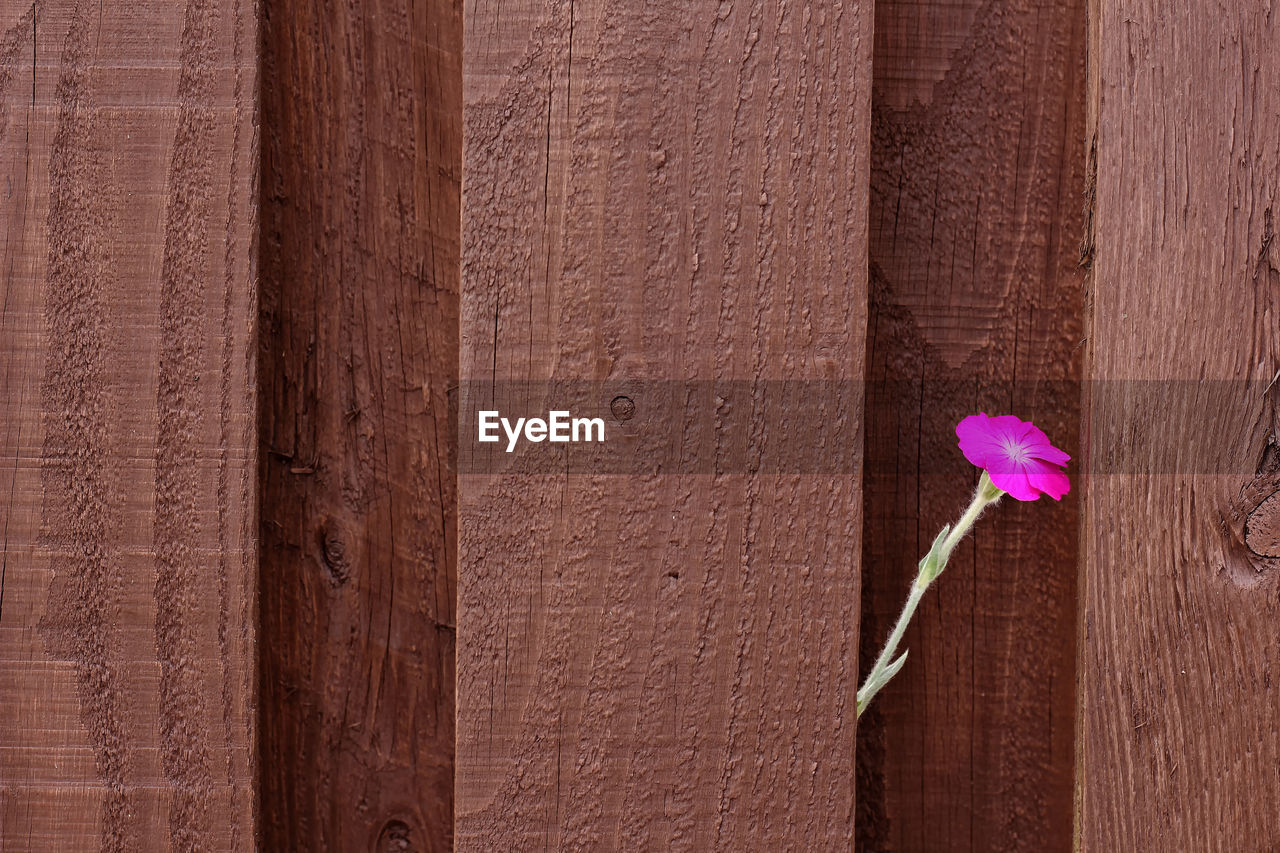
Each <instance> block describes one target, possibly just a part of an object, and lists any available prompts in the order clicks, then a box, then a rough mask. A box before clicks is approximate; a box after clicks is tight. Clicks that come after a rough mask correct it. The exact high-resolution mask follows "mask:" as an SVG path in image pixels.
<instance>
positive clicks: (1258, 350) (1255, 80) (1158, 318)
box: [1078, 0, 1280, 851]
mask: <svg viewBox="0 0 1280 853" xmlns="http://www.w3.org/2000/svg"><path fill="white" fill-rule="evenodd" d="M1098 5H1099V13H1100V14H1099V26H1098V30H1097V45H1096V49H1097V53H1098V55H1099V62H1098V87H1099V94H1100V106H1099V110H1100V113H1099V120H1098V180H1097V210H1096V214H1095V222H1096V225H1097V229H1096V247H1097V248H1096V252H1097V254H1096V261H1095V267H1094V279H1093V305H1092V310H1091V311H1090V314H1089V323H1090V349H1091V352H1090V360H1089V365H1090V368H1089V373H1090V376H1091V377H1092V382H1091V385H1090V404H1089V405H1090V411H1089V415H1088V425H1089V433H1088V435H1087V442H1088V450H1089V455H1090V458H1091V459H1092V467H1093V469H1094V470H1095V472H1096V475H1095V476H1094V477H1093V478H1092V479H1091V481H1090V482H1089V483H1088V486H1087V491H1086V496H1087V510H1086V511H1087V518H1088V523H1087V525H1086V527H1085V531H1086V534H1085V537H1084V556H1085V565H1084V571H1085V587H1086V588H1085V595H1084V608H1085V611H1084V630H1085V638H1084V640H1085V645H1084V649H1083V654H1082V666H1083V672H1082V673H1081V687H1082V696H1081V706H1080V727H1081V735H1080V739H1081V747H1082V750H1083V751H1082V755H1081V758H1080V771H1079V780H1078V784H1079V786H1080V793H1079V796H1080V800H1081V808H1082V813H1081V825H1080V833H1081V845H1080V846H1081V849H1083V850H1088V851H1110V850H1126V849H1127V850H1137V849H1144V850H1147V849H1169V850H1205V851H1237V850H1274V849H1277V847H1280V810H1277V809H1276V808H1275V804H1276V803H1277V802H1280V726H1277V719H1278V715H1277V708H1278V707H1280V706H1278V705H1277V700H1276V685H1275V679H1276V677H1277V675H1276V671H1277V666H1278V665H1280V634H1278V633H1277V631H1276V626H1277V624H1280V597H1278V595H1277V591H1278V588H1280V571H1278V567H1277V555H1280V549H1277V548H1276V547H1275V543H1276V541H1277V539H1276V530H1277V524H1276V521H1277V518H1276V513H1275V509H1274V508H1275V506H1276V504H1277V503H1280V501H1277V500H1275V499H1274V495H1275V494H1276V491H1277V489H1278V488H1280V436H1278V429H1280V419H1278V418H1277V404H1276V401H1277V396H1276V395H1277V393H1280V388H1278V387H1277V384H1276V383H1275V382H1274V378H1275V376H1276V375H1277V371H1280V246H1278V245H1277V244H1276V241H1275V218H1276V217H1275V210H1276V206H1277V205H1276V199H1277V193H1278V192H1280V54H1277V52H1276V50H1275V45H1276V43H1277V39H1278V38H1280V20H1277V18H1276V16H1275V15H1274V13H1273V12H1272V11H1271V10H1269V9H1268V8H1267V6H1266V4H1251V3H1229V4H1227V6H1226V7H1216V6H1207V5H1198V4H1193V5H1191V6H1187V7H1185V8H1182V9H1180V10H1179V11H1178V13H1177V14H1171V13H1170V10H1169V8H1168V7H1167V6H1165V5H1164V4H1159V3H1155V2H1138V1H1137V0H1124V2H1118V0H1104V2H1101V3H1100V4H1098Z"/></svg>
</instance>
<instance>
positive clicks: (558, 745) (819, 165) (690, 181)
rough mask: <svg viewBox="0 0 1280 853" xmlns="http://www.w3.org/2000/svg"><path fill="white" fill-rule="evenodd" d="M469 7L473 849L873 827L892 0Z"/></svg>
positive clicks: (466, 344)
mask: <svg viewBox="0 0 1280 853" xmlns="http://www.w3.org/2000/svg"><path fill="white" fill-rule="evenodd" d="M465 20H466V27H467V40H466V47H465V56H464V116H465V121H464V125H465V131H464V176H465V178H464V187H463V205H462V207H463V251H462V255H463V277H462V280H463V293H462V356H461V358H462V363H461V364H462V366H461V373H462V389H461V396H460V417H461V418H462V422H463V426H462V427H461V428H460V430H461V435H460V442H461V444H460V447H461V450H460V453H461V454H462V455H461V456H460V461H459V468H460V485H459V513H460V537H459V538H460V551H459V591H460V598H459V626H458V628H459V642H458V782H457V795H458V802H457V819H458V849H459V850H461V851H494V850H532V849H583V850H664V851H665V850H677V851H704V850H711V849H723V850H781V849H806V850H848V849H849V848H850V846H851V844H852V840H853V811H854V784H853V776H854V762H853V754H854V728H855V690H856V686H857V685H856V680H857V672H856V671H855V666H854V662H855V661H856V659H857V628H858V555H859V550H860V546H859V535H860V529H861V523H860V518H859V516H860V513H861V497H860V483H861V445H862V428H861V418H860V411H861V378H862V360H863V353H864V349H865V341H864V322H865V307H866V287H865V285H866V253H865V250H866V249H865V247H866V219H865V217H866V194H867V168H868V110H869V102H870V91H869V89H870V70H871V69H870V58H871V41H870V38H871V30H870V26H871V6H870V4H869V3H845V4H829V3H787V4H783V3H776V2H748V3H738V4H729V3H724V4H720V5H719V6H717V5H716V4H705V3H689V4H679V3H666V4H658V5H657V6H646V5H645V4H639V3H634V4H633V3H626V4H606V3H603V2H600V1H599V0H576V2H551V3H547V4H541V3H530V2H512V1H511V0H506V2H496V0H495V2H490V0H475V2H472V3H470V4H468V5H467V7H466V13H465ZM551 380H554V383H555V387H554V389H553V388H552V386H551V385H550V384H549V383H550V381H551ZM784 381H785V382H790V383H794V384H793V385H789V386H787V388H788V389H789V391H788V393H790V392H791V391H794V392H795V393H796V394H799V395H800V397H799V398H798V399H800V400H801V402H802V403H803V404H804V405H803V406H801V407H800V408H799V409H797V410H795V411H792V412H790V413H789V412H787V411H780V410H779V409H777V408H771V407H770V406H768V405H766V402H765V398H766V397H767V396H768V394H770V393H772V390H776V386H774V385H769V384H768V383H770V382H780V383H781V382H784ZM591 382H594V383H596V384H590V383H591ZM686 382H687V383H689V384H684V383H686ZM516 383H523V384H518V385H517V384H516ZM824 383H825V384H824ZM553 390H554V392H555V393H562V394H565V395H567V396H568V397H570V398H573V399H575V400H577V402H578V403H580V404H581V405H582V406H584V407H586V409H589V410H590V412H591V413H595V412H601V413H603V416H604V418H605V419H606V421H607V432H606V440H605V444H604V445H603V447H605V448H610V449H608V450H606V451H605V452H603V453H601V454H600V456H598V457H592V458H593V459H595V460H596V461H594V462H589V463H588V462H583V461H582V460H584V459H587V458H588V457H587V456H585V455H584V454H586V453H587V450H586V449H585V448H584V447H583V446H581V445H564V446H555V447H554V449H553V448H552V447H551V446H548V445H538V446H537V448H533V446H532V445H530V448H531V450H530V451H529V452H523V451H520V450H517V451H516V452H514V453H513V454H510V455H508V454H505V453H504V452H503V450H502V449H501V448H497V449H496V450H495V451H494V452H492V453H488V452H485V451H484V448H486V447H492V446H491V445H483V446H482V445H479V444H478V443H477V441H476V435H475V434H474V433H472V432H469V431H468V428H467V422H468V418H472V419H474V415H475V412H476V411H477V410H479V409H483V408H486V407H488V406H490V405H492V404H493V401H494V400H498V401H500V402H504V401H505V402H506V403H509V404H510V411H509V412H504V414H510V415H512V416H513V417H514V416H531V415H537V414H540V413H541V414H544V415H545V412H546V409H545V408H544V406H545V405H546V401H547V400H548V399H550V395H552V393H553ZM824 391H829V392H830V394H829V396H825V397H824V395H823V392H824ZM619 398H625V399H619ZM472 423H474V420H472ZM810 423H818V424H821V425H822V428H823V429H825V430H827V431H828V433H829V436H828V437H830V438H831V441H830V442H829V443H828V444H825V445H822V447H823V448H824V449H825V451H826V452H827V453H828V454H829V456H830V459H829V460H827V461H821V460H818V459H816V458H813V457H810V458H807V459H806V460H805V461H806V464H804V465H800V464H796V463H797V460H796V459H795V458H794V457H792V456H790V455H789V454H790V452H791V450H790V449H789V445H788V442H789V441H791V439H792V438H793V437H794V436H795V435H800V434H801V433H803V432H804V430H805V429H806V428H810V429H811V428H812V427H809V426H807V425H808V424H810ZM819 432H821V430H819ZM668 438H670V439H671V442H670V443H669V444H668V443H664V442H666V441H667V439H668ZM623 461H627V462H628V463H629V464H630V466H631V467H628V466H627V465H624V464H622V462H623ZM770 465H772V466H773V467H772V468H770V467H769V466H770Z"/></svg>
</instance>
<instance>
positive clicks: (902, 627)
mask: <svg viewBox="0 0 1280 853" xmlns="http://www.w3.org/2000/svg"><path fill="white" fill-rule="evenodd" d="M1003 495H1004V492H1002V491H1001V490H1000V489H997V488H996V487H995V484H994V483H992V482H991V478H990V477H989V476H987V472H986V471H983V472H982V477H981V478H980V479H979V480H978V489H977V491H975V492H974V494H973V500H972V501H970V502H969V506H968V508H966V509H965V511H964V514H963V515H961V516H960V520H959V521H957V522H956V524H955V527H946V526H944V527H943V528H942V532H941V533H939V534H938V537H937V538H936V539H934V540H933V546H932V547H931V548H930V549H929V553H927V554H925V555H924V558H923V559H921V560H920V565H919V570H918V572H917V574H916V579H915V582H914V583H913V584H911V592H910V594H908V595H907V603H906V605H904V606H903V608H902V614H901V615H900V616H898V621H897V623H896V624H895V625H894V626H893V632H892V633H890V634H889V639H888V640H887V641H885V644H884V648H883V649H882V650H881V651H880V656H879V657H877V658H876V662H875V665H873V666H872V667H871V672H869V673H868V674H867V678H866V680H865V681H863V682H862V687H860V688H858V716H859V717H861V716H862V712H863V711H865V710H866V709H867V706H868V705H870V704H871V700H872V699H873V698H875V695H876V694H877V693H879V692H880V690H881V688H883V687H884V686H885V685H886V684H888V683H889V680H890V679H891V678H893V676H895V675H896V674H897V673H898V670H899V669H901V668H902V665H903V663H905V662H906V659H907V653H906V652H903V653H902V656H901V657H899V658H896V659H895V657H894V656H895V655H896V654H897V653H898V644H899V643H901V642H902V637H903V635H904V634H905V633H906V632H907V625H909V624H910V623H911V617H912V616H914V615H915V612H916V608H917V607H918V606H919V605H920V599H922V598H924V594H925V591H926V590H928V589H929V586H930V584H932V583H933V582H934V581H935V580H937V578H938V576H939V575H940V574H942V570H943V569H945V568H946V567H947V561H948V560H950V559H951V552H952V551H954V550H955V548H956V545H958V544H960V540H961V539H963V538H964V537H965V535H966V534H967V533H968V532H969V530H970V529H971V528H972V527H973V524H974V522H976V521H977V520H978V516H980V515H982V512H983V510H985V509H986V508H987V507H989V506H990V505H991V504H993V503H995V502H996V501H998V500H1000V498H1001V496H1003Z"/></svg>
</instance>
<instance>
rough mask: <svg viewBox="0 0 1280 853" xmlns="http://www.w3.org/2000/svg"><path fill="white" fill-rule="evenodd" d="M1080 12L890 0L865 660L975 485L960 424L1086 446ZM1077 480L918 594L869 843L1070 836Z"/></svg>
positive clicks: (995, 843) (1044, 845)
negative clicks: (999, 417)
mask: <svg viewBox="0 0 1280 853" xmlns="http://www.w3.org/2000/svg"><path fill="white" fill-rule="evenodd" d="M1083 12H1084V9H1083V3H1082V2H1074V0H1073V2H1068V3H1061V4H1044V3H1034V2H1026V0H997V2H993V3H980V2H966V3H960V4H955V3H951V4H944V3H932V2H931V3H908V2H900V0H882V2H878V3H877V4H876V26H875V33H876V34H875V84H874V103H873V108H872V128H873V130H872V133H873V147H872V168H871V201H870V265H871V307H870V314H869V318H868V331H867V341H868V346H867V353H868V376H869V378H870V380H871V384H870V385H869V388H868V399H867V413H866V422H867V444H866V466H867V476H866V479H865V481H864V499H865V502H866V510H865V528H864V531H863V565H864V581H863V583H864V587H863V602H864V603H863V628H862V657H863V660H862V671H863V672H865V671H866V670H867V669H868V668H869V666H870V663H871V659H872V657H873V656H874V655H875V653H876V652H877V651H878V649H879V648H880V646H881V645H882V643H883V641H884V638H885V635H886V634H887V633H888V631H889V629H890V627H891V625H892V623H893V620H894V618H895V617H896V616H897V613H898V611H899V610H900V608H901V606H902V602H903V600H904V598H905V597H906V594H907V585H908V583H909V582H910V578H911V577H912V576H913V575H914V572H915V562H916V560H918V559H919V557H920V556H921V555H922V554H923V553H924V552H925V551H926V550H927V549H928V546H929V543H930V542H931V541H932V538H933V536H934V535H935V533H936V532H937V530H938V529H939V528H940V527H941V525H942V524H943V523H945V522H948V521H953V520H954V518H955V517H956V515H957V514H958V513H959V512H960V510H961V509H962V508H963V507H964V505H965V503H966V501H967V500H968V497H969V493H970V491H971V489H972V487H973V485H974V484H975V483H976V480H977V475H978V471H977V470H975V469H974V468H973V467H972V466H970V465H969V464H968V463H967V462H966V461H965V460H964V457H963V456H962V455H961V454H960V452H959V450H958V449H957V448H956V439H955V433H954V427H955V424H956V423H957V422H958V421H959V420H960V419H961V418H963V417H964V416H965V415H968V414H973V413H975V412H979V411H986V412H988V413H990V414H993V415H994V414H1016V415H1018V416H1020V417H1022V418H1024V419H1030V420H1034V421H1035V422H1036V423H1037V424H1039V425H1040V426H1041V427H1042V428H1044V429H1045V430H1046V432H1048V434H1049V435H1050V436H1051V437H1052V438H1053V439H1054V440H1055V442H1056V443H1057V444H1059V445H1060V446H1062V447H1064V448H1065V449H1066V450H1067V451H1068V452H1069V453H1071V454H1072V455H1073V456H1074V455H1076V445H1077V435H1078V431H1079V402H1078V401H1079V390H1078V380H1079V376H1080V365H1081V357H1080V343H1081V337H1082V335H1081V321H1080V312H1081V306H1082V303H1083V289H1082V279H1083V276H1082V273H1081V271H1080V270H1079V269H1078V268H1077V259H1078V256H1079V251H1080V237H1081V233H1082V230H1083V216H1082V212H1081V211H1082V207H1083V191H1084V187H1085V173H1084V166H1085V153H1086V151H1085V150H1086V146H1085V140H1084V133H1085V129H1084V127H1085V120H1084V97H1083V94H1082V92H1083V86H1084V18H1083ZM1074 470H1078V469H1073V472H1074ZM1078 488H1079V486H1078V483H1077V485H1076V492H1075V493H1073V494H1072V495H1071V496H1070V497H1069V498H1067V499H1066V500H1065V501H1063V503H1061V504H1054V503H1053V502H1052V501H1050V500H1049V499H1047V498H1044V499H1042V500H1040V501H1039V502H1036V503H1034V504H1018V503H1017V502H1016V501H1011V500H1010V501H1006V503H1005V504H1003V505H1001V506H1000V507H999V508H998V509H997V510H996V511H994V512H993V513H991V514H989V515H988V516H987V517H985V518H984V519H983V520H982V521H981V522H980V523H979V526H978V528H977V530H976V533H975V535H974V536H973V538H972V539H970V540H968V541H967V543H966V544H965V545H964V546H962V547H961V548H960V549H959V550H958V551H957V553H956V554H955V556H954V557H953V558H952V560H951V564H950V567H949V568H948V569H947V572H946V575H945V576H944V577H943V578H942V579H941V580H940V581H939V584H938V586H937V588H936V590H933V591H931V592H930V593H929V596H928V597H927V598H926V599H925V601H924V603H923V604H922V606H921V610H920V612H919V614H918V615H917V618H916V622H915V624H914V625H913V627H912V628H911V629H910V631H909V633H908V634H907V637H906V640H905V647H906V648H908V649H909V650H910V658H909V660H908V663H907V665H906V667H905V668H904V669H903V670H902V672H901V673H900V674H899V675H898V677H897V678H896V679H895V680H894V681H893V682H892V683H891V684H890V685H889V686H888V688H886V689H885V690H884V692H883V693H881V694H880V696H879V697H878V698H877V699H876V702H875V703H874V704H873V705H872V707H871V709H870V712H869V713H868V715H867V716H865V717H864V718H863V720H862V723H861V726H860V729H859V770H858V772H859V781H858V803H859V811H858V837H859V842H860V849H863V850H867V851H889V850H892V851H937V850H947V851H962V850H973V851H990V850H1001V851H1051V850H1066V849H1069V847H1070V842H1071V771H1072V761H1073V750H1072V734H1073V731H1072V728H1073V723H1072V712H1073V689H1074V664H1075V661H1074V638H1075V620H1076V615H1075V600H1076V598H1075V597H1076V553H1077V530H1078V513H1077V509H1076V506H1077V503H1076V502H1077V494H1078ZM1117 849H1118V848H1117Z"/></svg>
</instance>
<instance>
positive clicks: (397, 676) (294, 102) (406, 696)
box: [260, 0, 462, 851]
mask: <svg viewBox="0 0 1280 853" xmlns="http://www.w3.org/2000/svg"><path fill="white" fill-rule="evenodd" d="M263 15H264V31H265V32H264V40H263V45H264V47H263V50H264V56H263V68H264V72H263V115H262V121H263V172H262V175H263V177H262V181H263V186H262V194H263V214H264V216H263V228H262V240H263V242H262V265H263V294H262V334H261V355H260V357H261V376H262V386H261V388H262V390H261V394H262V400H263V406H262V415H261V418H262V420H261V441H262V445H261V452H262V462H263V465H262V496H263V509H262V542H263V549H262V586H261V601H262V657H261V672H262V680H261V690H262V729H261V773H260V779H261V785H262V820H261V823H262V841H263V847H264V849H266V850H281V851H286V850H299V851H303V850H307V851H311V850H314V851H323V850H334V851H338V850H376V851H383V850H386V851H399V850H417V851H445V850H449V849H451V847H452V832H453V732H454V703H453V695H454V690H453V685H454V674H453V673H454V662H453V661H454V600H455V594H456V586H455V559H456V514H455V513H456V478H455V475H454V461H453V460H454V457H453V451H452V448H453V443H454V438H453V435H452V431H451V424H452V422H453V421H452V418H451V415H450V401H451V399H452V398H451V394H452V393H454V392H455V391H456V387H455V386H456V379H457V367H458V337H457V335H458V330H457V318H458V314H457V312H458V280H457V279H458V233H459V232H458V229H459V225H458V199H459V192H460V159H461V145H462V143H461V140H462V130H461V120H462V107H461V93H462V78H461V24H462V22H461V8H460V6H459V5H458V4H457V3H455V2H451V0H433V2H428V3H409V2H400V0H387V2H381V0H375V2H368V3H354V4H341V3H339V4H316V3H310V2H289V1H288V0H268V2H267V3H266V4H265V6H264V9H263Z"/></svg>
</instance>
